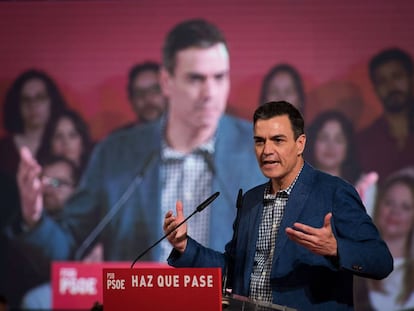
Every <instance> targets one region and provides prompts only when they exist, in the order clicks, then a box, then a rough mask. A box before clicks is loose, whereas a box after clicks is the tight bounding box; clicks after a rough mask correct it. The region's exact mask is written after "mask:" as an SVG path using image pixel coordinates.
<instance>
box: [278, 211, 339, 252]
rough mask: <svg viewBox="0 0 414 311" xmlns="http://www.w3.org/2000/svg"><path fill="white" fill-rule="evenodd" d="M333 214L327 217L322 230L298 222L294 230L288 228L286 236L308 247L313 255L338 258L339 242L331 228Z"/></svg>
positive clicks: (294, 225)
mask: <svg viewBox="0 0 414 311" xmlns="http://www.w3.org/2000/svg"><path fill="white" fill-rule="evenodd" d="M331 218H332V213H328V214H326V216H325V219H324V223H323V226H322V228H314V227H311V226H307V225H304V224H301V223H298V222H295V223H294V224H293V227H292V228H286V234H287V236H288V237H289V239H291V240H292V241H294V242H296V243H298V244H300V245H302V246H304V247H306V248H307V249H308V250H310V251H311V252H312V253H315V254H318V255H322V256H337V255H338V250H337V242H336V238H335V236H334V234H333V232H332V227H331Z"/></svg>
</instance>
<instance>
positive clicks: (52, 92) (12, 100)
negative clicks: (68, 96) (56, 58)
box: [3, 69, 67, 134]
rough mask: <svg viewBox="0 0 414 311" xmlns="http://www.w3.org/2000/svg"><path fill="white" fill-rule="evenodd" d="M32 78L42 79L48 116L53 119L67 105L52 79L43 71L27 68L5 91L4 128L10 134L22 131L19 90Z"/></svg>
mask: <svg viewBox="0 0 414 311" xmlns="http://www.w3.org/2000/svg"><path fill="white" fill-rule="evenodd" d="M34 79H39V80H41V81H43V83H44V84H45V86H46V91H47V94H48V96H49V98H50V117H49V120H53V119H54V118H56V116H57V115H59V114H60V112H61V111H62V110H63V109H64V108H65V107H66V106H67V104H66V101H65V99H64V97H63V95H62V94H61V92H60V90H59V88H58V87H57V85H56V83H55V82H54V81H53V79H52V78H51V77H50V76H49V75H48V74H46V73H45V72H43V71H40V70H37V69H29V70H27V71H25V72H23V73H22V74H20V75H19V76H18V77H17V78H16V79H15V80H14V81H13V83H12V85H11V86H10V88H9V89H8V91H7V93H6V97H5V100H4V105H3V124H4V129H5V130H6V131H7V132H9V133H12V134H17V133H22V132H23V130H24V124H23V117H22V114H21V107H20V106H21V92H22V89H23V87H24V85H25V84H26V83H27V82H28V81H30V80H34Z"/></svg>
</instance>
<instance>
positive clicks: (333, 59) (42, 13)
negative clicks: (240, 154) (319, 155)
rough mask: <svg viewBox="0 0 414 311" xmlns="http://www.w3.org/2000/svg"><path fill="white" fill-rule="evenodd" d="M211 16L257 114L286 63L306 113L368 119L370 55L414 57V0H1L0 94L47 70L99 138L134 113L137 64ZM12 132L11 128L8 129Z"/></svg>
mask: <svg viewBox="0 0 414 311" xmlns="http://www.w3.org/2000/svg"><path fill="white" fill-rule="evenodd" d="M193 17H204V18H207V19H209V20H211V21H212V22H214V23H216V24H217V25H218V26H219V27H220V28H221V29H222V30H223V31H224V33H225V34H226V37H227V39H228V42H229V47H230V53H231V65H232V92H231V96H230V100H229V108H230V109H231V111H232V112H233V113H234V114H236V115H238V116H241V117H243V118H246V119H250V117H251V114H252V112H253V110H254V109H255V107H256V105H257V102H258V97H259V88H260V83H261V79H262V77H263V75H264V74H265V73H266V72H267V70H268V69H269V68H270V67H271V66H273V65H274V64H276V63H279V62H288V63H291V64H293V65H294V66H295V67H297V69H298V70H299V71H300V72H301V74H302V76H303V78H304V82H305V88H306V92H307V96H308V103H307V107H306V119H307V121H308V122H309V121H311V120H312V119H313V117H314V116H315V115H316V114H317V113H319V112H320V111H321V110H323V109H325V108H327V107H339V108H340V109H342V110H343V111H345V112H346V113H347V114H348V116H350V117H352V118H353V120H354V121H355V125H356V126H357V128H361V127H364V126H366V125H368V123H369V122H371V121H372V120H373V119H374V118H375V117H377V116H378V114H379V113H380V112H381V105H380V104H379V102H378V101H377V99H376V97H375V94H374V93H373V91H372V87H371V83H370V81H369V78H368V72H367V63H368V61H369V59H370V58H371V56H372V55H373V54H375V53H377V52H378V51H379V50H381V49H383V48H386V47H390V46H398V47H401V48H402V49H405V50H406V51H408V52H409V53H410V54H413V55H414V40H413V34H414V22H413V20H414V19H413V18H414V1H410V0H395V1H384V0H383V1H379V0H368V1H360V0H349V1H344V2H342V1H341V2H339V1H332V0H312V1H305V0H258V1H248V0H232V1H230V0H228V1H227V0H221V1H218V0H212V1H204V2H201V1H190V0H180V1H168V0H140V1H105V2H103V1H44V2H43V1H42V2H20V1H17V2H2V3H0V38H1V44H0V62H1V67H0V68H1V70H0V97H1V98H2V99H3V98H4V93H5V91H6V88H7V87H8V86H9V85H10V83H11V81H12V80H13V79H14V78H15V77H16V76H17V75H18V74H20V73H21V72H22V71H23V70H26V69H28V68H31V67H35V68H38V69H43V70H45V71H46V72H48V73H49V74H50V75H51V76H52V77H53V78H55V80H56V81H57V83H58V85H59V86H60V87H61V89H62V90H63V93H64V95H65V96H66V97H67V99H68V100H69V104H70V106H72V107H74V108H76V109H78V110H79V111H80V112H81V113H82V115H83V116H84V117H85V118H86V120H87V121H88V122H89V123H90V126H91V130H92V134H93V136H94V138H95V139H99V138H102V137H103V136H104V135H106V134H107V133H108V132H109V131H110V130H112V129H113V128H114V127H117V126H119V125H122V124H124V123H126V122H128V121H130V120H132V118H133V114H132V111H131V110H130V108H129V105H128V102H127V97H126V82H127V73H128V70H129V68H130V67H131V66H132V65H133V64H135V63H137V62H141V61H143V60H148V59H151V60H160V49H161V45H162V41H163V39H164V36H165V34H166V32H167V31H168V30H169V29H170V28H171V27H172V26H173V25H174V24H175V23H177V22H179V21H181V20H183V19H186V18H193ZM1 134H4V132H3V129H2V130H1V131H0V135H1Z"/></svg>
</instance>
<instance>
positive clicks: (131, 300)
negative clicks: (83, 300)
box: [103, 267, 222, 311]
mask: <svg viewBox="0 0 414 311" xmlns="http://www.w3.org/2000/svg"><path fill="white" fill-rule="evenodd" d="M103 280H104V288H103V301H104V303H103V305H104V310H105V311H119V310H123V311H136V310H139V311H154V310H168V311H181V310H183V311H191V310H197V311H221V308H222V305H221V270H220V269H219V268H180V269H168V268H139V267H138V268H137V269H121V268H118V269H104V270H103Z"/></svg>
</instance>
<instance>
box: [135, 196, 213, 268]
mask: <svg viewBox="0 0 414 311" xmlns="http://www.w3.org/2000/svg"><path fill="white" fill-rule="evenodd" d="M219 194H220V192H216V193H214V194H213V195H211V196H210V197H209V198H208V199H207V200H205V201H204V202H202V203H201V204H200V205H199V206H197V207H196V209H195V210H194V212H192V213H191V214H190V215H189V216H188V217H187V218H186V219H184V220H183V221H182V222H180V223H179V224H178V225H176V226H175V227H174V228H172V229H171V230H169V231H168V232H167V233H166V234H164V236H163V237H162V238H160V239H159V240H158V241H157V242H155V243H154V244H152V245H151V246H150V247H148V248H147V249H146V250H144V251H143V252H142V253H141V254H139V255H138V256H137V258H135V259H134V261H133V262H132V264H131V269H132V268H133V267H134V265H135V263H136V262H137V261H138V260H139V259H140V258H142V257H143V256H144V255H145V254H146V253H148V252H149V251H150V250H151V249H153V248H154V247H155V246H157V245H158V244H159V243H160V242H161V241H162V240H164V239H165V238H166V237H167V236H169V235H170V234H171V233H172V232H174V231H175V230H177V229H178V228H179V227H181V225H182V224H184V223H185V222H186V221H187V220H189V219H190V218H191V217H192V216H193V215H194V214H195V213H199V212H201V211H202V210H203V209H205V208H206V207H207V206H208V205H210V203H211V202H213V201H214V200H215V199H216V198H217V197H218V196H219Z"/></svg>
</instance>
